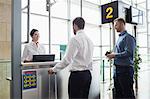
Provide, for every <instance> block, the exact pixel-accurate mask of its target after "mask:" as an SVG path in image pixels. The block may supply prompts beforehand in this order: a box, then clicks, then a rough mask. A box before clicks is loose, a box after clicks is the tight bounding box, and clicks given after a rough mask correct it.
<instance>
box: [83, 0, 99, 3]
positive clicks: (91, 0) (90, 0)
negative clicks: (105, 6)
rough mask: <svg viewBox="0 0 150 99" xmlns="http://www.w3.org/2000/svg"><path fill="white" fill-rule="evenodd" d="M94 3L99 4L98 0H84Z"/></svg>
mask: <svg viewBox="0 0 150 99" xmlns="http://www.w3.org/2000/svg"><path fill="white" fill-rule="evenodd" d="M85 1H88V2H91V3H94V4H100V0H85Z"/></svg>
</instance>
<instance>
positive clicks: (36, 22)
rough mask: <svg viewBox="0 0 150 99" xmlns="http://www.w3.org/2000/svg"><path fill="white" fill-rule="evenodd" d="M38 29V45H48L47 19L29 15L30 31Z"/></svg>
mask: <svg viewBox="0 0 150 99" xmlns="http://www.w3.org/2000/svg"><path fill="white" fill-rule="evenodd" d="M31 29H38V30H39V33H40V39H39V42H40V43H45V44H48V43H49V22H48V17H43V16H37V15H31V20H30V30H31Z"/></svg>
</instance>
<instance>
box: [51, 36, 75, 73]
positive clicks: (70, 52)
mask: <svg viewBox="0 0 150 99" xmlns="http://www.w3.org/2000/svg"><path fill="white" fill-rule="evenodd" d="M77 52H78V44H77V41H76V40H75V39H74V38H72V39H71V40H70V42H69V44H68V46H67V50H66V54H65V56H64V58H63V60H62V61H61V62H60V63H57V64H56V65H55V66H54V67H53V68H52V69H53V71H54V72H58V71H60V70H62V69H64V68H65V67H67V66H68V65H69V64H70V63H71V62H72V60H73V58H74V56H75V55H76V54H77Z"/></svg>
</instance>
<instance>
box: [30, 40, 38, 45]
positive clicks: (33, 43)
mask: <svg viewBox="0 0 150 99" xmlns="http://www.w3.org/2000/svg"><path fill="white" fill-rule="evenodd" d="M31 44H32V45H38V44H39V42H36V43H35V42H33V41H32V42H31Z"/></svg>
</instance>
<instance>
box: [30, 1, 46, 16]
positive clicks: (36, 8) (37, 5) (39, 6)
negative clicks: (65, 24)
mask: <svg viewBox="0 0 150 99" xmlns="http://www.w3.org/2000/svg"><path fill="white" fill-rule="evenodd" d="M30 10H31V13H37V14H42V15H48V12H47V11H46V0H30Z"/></svg>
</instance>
